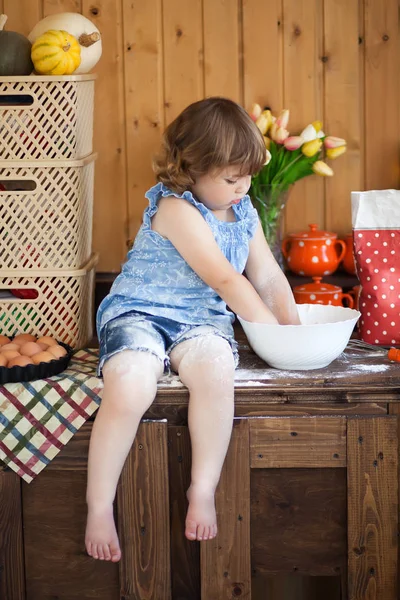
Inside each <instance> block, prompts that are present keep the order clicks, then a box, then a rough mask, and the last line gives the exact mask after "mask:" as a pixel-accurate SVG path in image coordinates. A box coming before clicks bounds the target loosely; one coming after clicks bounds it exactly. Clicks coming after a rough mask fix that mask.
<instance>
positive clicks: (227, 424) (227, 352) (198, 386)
mask: <svg viewBox="0 0 400 600" xmlns="http://www.w3.org/2000/svg"><path fill="white" fill-rule="evenodd" d="M170 358H171V365H172V368H173V369H174V370H176V371H177V372H178V373H179V376H180V378H181V380H182V382H183V383H184V384H185V385H186V386H187V387H188V389H189V392H190V400H189V416H188V420H189V430H190V438H191V444H192V472H191V474H192V479H191V484H190V487H189V489H188V493H187V495H188V500H189V509H188V513H187V516H186V532H185V534H186V537H187V538H188V539H190V540H194V539H197V540H207V539H209V538H213V537H215V536H216V534H217V519H216V512H215V501H214V495H215V490H216V487H217V484H218V481H219V478H220V475H221V470H222V465H223V463H224V460H225V456H226V452H227V449H228V445H229V441H230V437H231V433H232V425H233V416H234V402H233V399H234V376H235V364H234V358H233V354H232V350H231V347H230V345H229V343H228V342H227V341H226V340H224V339H223V338H221V337H219V336H215V335H206V336H202V337H197V338H193V339H190V340H186V341H184V342H182V343H180V344H178V345H177V346H176V347H175V348H174V349H173V351H172V352H171V356H170Z"/></svg>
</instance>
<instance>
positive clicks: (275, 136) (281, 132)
mask: <svg viewBox="0 0 400 600" xmlns="http://www.w3.org/2000/svg"><path fill="white" fill-rule="evenodd" d="M269 135H270V138H271V139H272V140H274V142H276V143H277V144H283V142H284V141H285V140H286V138H288V137H289V132H288V130H287V129H285V128H284V127H279V126H278V124H277V122H276V123H272V125H271V129H270V130H269Z"/></svg>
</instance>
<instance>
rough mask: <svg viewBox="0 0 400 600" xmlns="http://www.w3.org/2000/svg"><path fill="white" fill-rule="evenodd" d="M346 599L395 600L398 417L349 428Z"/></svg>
mask: <svg viewBox="0 0 400 600" xmlns="http://www.w3.org/2000/svg"><path fill="white" fill-rule="evenodd" d="M347 484H348V600H365V599H366V598H368V600H397V555H398V537H397V531H398V439H397V418H396V417H376V418H359V417H355V418H350V417H349V419H348V428H347Z"/></svg>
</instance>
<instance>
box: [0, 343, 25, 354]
mask: <svg viewBox="0 0 400 600" xmlns="http://www.w3.org/2000/svg"><path fill="white" fill-rule="evenodd" d="M19 349H20V345H19V344H14V343H13V342H10V343H9V344H4V346H2V347H1V351H2V352H4V350H17V352H19Z"/></svg>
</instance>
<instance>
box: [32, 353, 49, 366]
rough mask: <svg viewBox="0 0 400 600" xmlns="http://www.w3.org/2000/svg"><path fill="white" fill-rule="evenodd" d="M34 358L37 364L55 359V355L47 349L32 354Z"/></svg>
mask: <svg viewBox="0 0 400 600" xmlns="http://www.w3.org/2000/svg"><path fill="white" fill-rule="evenodd" d="M32 360H33V362H34V363H35V365H38V364H39V363H41V362H50V361H51V360H55V356H54V355H53V354H51V353H50V352H47V351H46V350H43V351H42V352H38V353H37V354H34V355H33V356H32Z"/></svg>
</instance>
